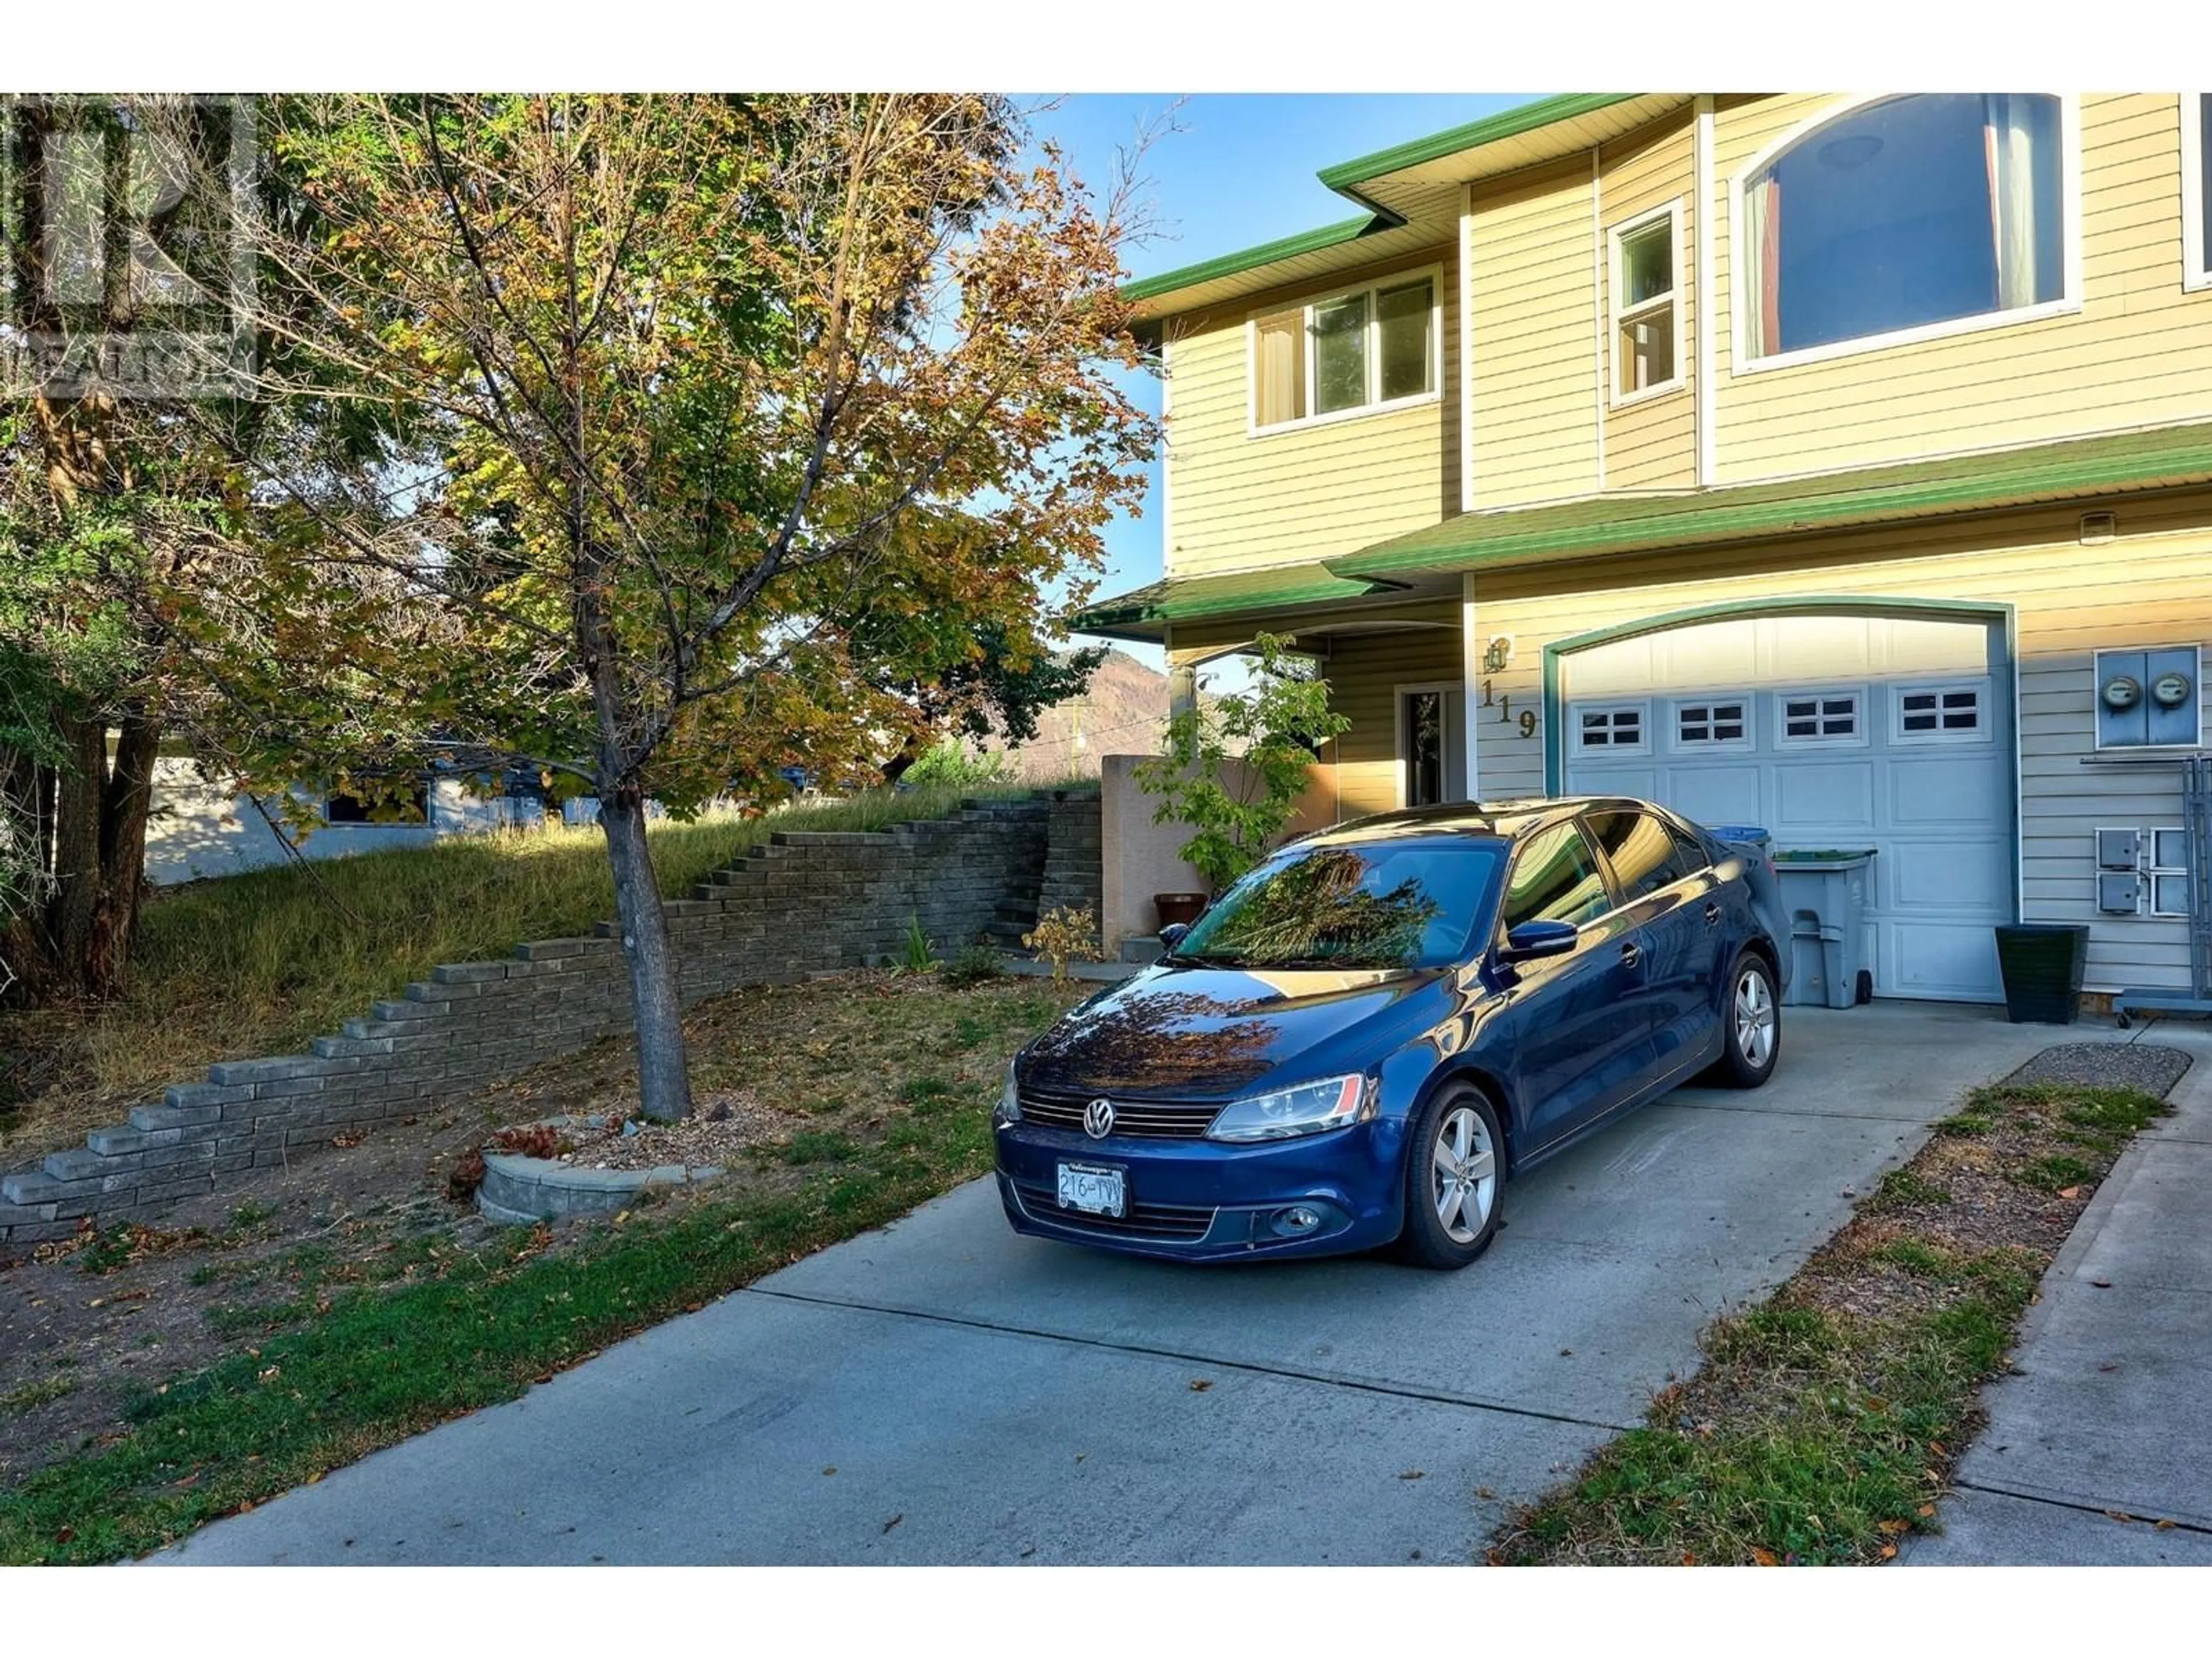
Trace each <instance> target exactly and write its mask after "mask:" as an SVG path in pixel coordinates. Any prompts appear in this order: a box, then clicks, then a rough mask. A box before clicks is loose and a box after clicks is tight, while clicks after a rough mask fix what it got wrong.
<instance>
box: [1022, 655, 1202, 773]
mask: <svg viewBox="0 0 2212 1659" xmlns="http://www.w3.org/2000/svg"><path fill="white" fill-rule="evenodd" d="M1167 719H1168V677H1167V676H1166V675H1165V674H1163V673H1162V672H1160V671H1159V670H1158V669H1157V668H1147V667H1146V665H1144V664H1143V663H1140V662H1139V661H1138V660H1137V659H1135V658H1134V657H1133V656H1131V655H1129V653H1127V652H1126V651H1121V650H1109V651H1108V652H1107V653H1106V659H1105V660H1104V661H1103V662H1102V663H1100V664H1099V665H1098V667H1097V671H1096V672H1094V673H1093V674H1092V675H1091V684H1090V686H1089V688H1088V689H1087V690H1085V692H1084V694H1083V695H1082V696H1079V697H1070V698H1069V699H1068V700H1067V701H1066V702H1063V703H1059V704H1056V705H1055V706H1054V707H1053V708H1048V709H1046V710H1045V711H1044V712H1043V713H1042V714H1040V715H1039V716H1038V717H1037V734H1036V737H1035V738H1033V739H1031V740H1030V742H1028V743H1025V744H1022V746H1021V747H1020V748H1018V749H1014V750H1008V751H1007V752H1008V753H1009V754H1010V756H1011V757H1012V761H1013V764H1014V769H1015V775H1016V776H1018V778H1020V779H1021V780H1022V781H1024V782H1030V783H1049V782H1054V781H1058V780H1060V779H1062V778H1067V777H1092V778H1095V777H1097V775H1098V757H1100V756H1101V755H1152V754H1158V752H1159V748H1160V741H1161V732H1162V731H1163V730H1164V727H1165V726H1166V725H1167ZM984 746H985V747H986V748H988V749H994V750H1003V749H1005V748H1006V744H1004V743H1002V742H1000V740H999V739H998V738H993V739H992V740H991V741H990V742H989V743H988V744H985V745H984Z"/></svg>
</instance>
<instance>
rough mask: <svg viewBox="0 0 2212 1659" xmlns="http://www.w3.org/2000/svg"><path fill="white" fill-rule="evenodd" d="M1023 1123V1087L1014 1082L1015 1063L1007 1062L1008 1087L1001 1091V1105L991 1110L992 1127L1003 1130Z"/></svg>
mask: <svg viewBox="0 0 2212 1659" xmlns="http://www.w3.org/2000/svg"><path fill="white" fill-rule="evenodd" d="M1020 1121H1022V1091H1021V1085H1018V1083H1016V1082H1015V1081H1014V1062H1013V1061H1012V1060H1008V1061H1007V1062H1006V1087H1005V1088H1003V1089H1001V1090H1000V1091H999V1103H998V1104H997V1105H996V1106H995V1107H994V1108H992V1109H991V1127H993V1128H994V1129H1003V1128H1005V1127H1006V1126H1007V1125H1008V1124H1009V1123H1019V1122H1020Z"/></svg>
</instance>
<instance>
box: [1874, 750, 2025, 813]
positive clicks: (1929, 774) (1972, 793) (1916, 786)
mask: <svg viewBox="0 0 2212 1659" xmlns="http://www.w3.org/2000/svg"><path fill="white" fill-rule="evenodd" d="M1962 747H1963V745H1962ZM2006 771H2007V769H2006V768H2005V767H2004V766H2003V765H2002V764H2001V763H1999V762H1998V760H1997V758H1996V757H1995V756H1994V755H1987V754H1976V753H1973V752H1972V751H1969V752H1966V753H1963V754H1959V753H1954V754H1929V753H1928V752H1927V751H1926V750H1915V751H1914V752H1913V754H1912V755H1911V757H1902V756H1900V757H1894V758H1893V759H1892V760H1891V761H1890V762H1889V763H1888V765H1887V773H1888V775H1889V821H1890V822H1891V823H1910V824H1912V825H1915V826H1916V827H1917V826H1920V825H1926V824H1945V823H1955V824H1960V825H1961V826H1964V827H1966V828H1969V829H1987V828H1988V827H1989V822H1990V801H1991V800H1992V799H1996V797H1998V796H2000V795H2002V794H2003V793H2005V789H2006V785H2007V783H2008V778H2007V776H2006Z"/></svg>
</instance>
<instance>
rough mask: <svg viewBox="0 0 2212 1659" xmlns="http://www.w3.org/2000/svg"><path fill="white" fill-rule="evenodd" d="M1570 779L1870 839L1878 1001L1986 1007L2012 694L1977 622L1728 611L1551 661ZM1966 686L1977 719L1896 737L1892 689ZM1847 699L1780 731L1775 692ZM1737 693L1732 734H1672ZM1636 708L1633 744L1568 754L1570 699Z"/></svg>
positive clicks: (1794, 828)
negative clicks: (1742, 718)
mask: <svg viewBox="0 0 2212 1659" xmlns="http://www.w3.org/2000/svg"><path fill="white" fill-rule="evenodd" d="M1562 666H1563V670H1564V674H1563V678H1562V695H1563V697H1564V699H1565V703H1566V705H1567V709H1568V718H1567V719H1566V720H1565V721H1563V722H1562V730H1563V731H1564V732H1565V733H1566V738H1565V741H1566V743H1567V744H1568V749H1567V752H1566V754H1565V778H1566V786H1567V787H1568V788H1569V789H1570V790H1571V791H1576V792H1585V793H1607V794H1624V795H1640V796H1644V797H1645V798H1647V799H1653V800H1658V801H1662V802H1664V803H1665V804H1667V805H1669V806H1672V807H1674V808H1675V809H1677V810H1678V811H1682V812H1685V813H1686V814H1688V815H1689V816H1690V817H1693V818H1697V819H1699V820H1701V821H1703V822H1705V823H1764V824H1765V825H1766V826H1767V827H1768V829H1771V831H1772V832H1773V836H1774V842H1775V845H1776V846H1777V847H1778V848H1784V849H1787V848H1802V849H1807V850H1811V849H1816V848H1832V847H1872V848H1877V849H1878V854H1877V856H1876V858H1875V865H1874V868H1873V871H1872V872H1871V874H1872V877H1873V879H1872V880H1871V881H1870V882H1869V884H1868V912H1867V928H1868V933H1869V939H1868V941H1867V943H1868V946H1869V949H1868V957H1869V960H1870V963H1871V965H1872V967H1873V969H1874V975H1875V989H1876V990H1877V991H1878V992H1880V993H1881V994H1883V995H1887V996H1910V997H1927V998H1937V999H1943V1000H1959V1001H1978V1002H1980V1001H1994V1000H1998V999H1999V998H2001V997H2002V983H2001V981H2000V980H1999V978H1998V975H1997V966H1996V945H1995V942H1994V940H1993V939H1992V938H1991V936H1990V927H1992V926H1993V925H1994V924H1996V923H1999V922H2005V921H2011V920H2012V919H2013V917H2014V915H2015V894H2014V887H2015V879H2016V877H2015V847H2016V837H2015V829H2014V806H2013V799H2014V778H2013V767H2014V761H2013V753H2014V746H2013V739H2012V731H2011V718H2012V692H2011V680H2010V671H2009V665H2008V663H2007V661H2006V659H2005V654H2004V644H2003V640H2002V633H2001V631H2000V630H1999V629H1998V628H1997V627H1996V626H1995V625H1993V624H1991V623H1988V622H1986V621H1984V620H1983V619H1981V618H1973V617H1970V618H1966V619H1964V620H1960V621H1953V620H1949V619H1948V618H1944V617H1927V616H1911V617H1880V616H1867V615H1860V614H1853V615H1849V616H1826V617H1823V616H1791V617H1741V618H1733V619H1730V620H1728V621H1724V622H1718V623H1700V624H1698V625H1696V626H1693V627H1690V628H1682V629H1672V630H1669V631H1667V632H1663V633H1659V634H1653V635H1643V636H1641V637H1638V638H1636V639H1632V640H1621V641H1614V642H1613V643H1612V644H1609V645H1605V646H1601V647H1595V648H1594V649H1592V650H1590V651H1587V652H1581V653H1572V654H1571V655H1569V656H1567V657H1566V658H1565V660H1564V662H1563V665H1562ZM1966 686H1978V687H1979V689H1980V690H1981V692H1982V696H1981V699H1980V706H1981V711H1982V723H1981V726H1980V727H1979V729H1978V730H1974V731H1969V732H1941V733H1935V734H1930V733H1929V732H1906V731H1905V729H1904V721H1903V720H1902V719H1901V718H1900V714H1901V712H1902V710H1903V707H1904V706H1903V705H1902V704H1901V702H1899V696H1900V695H1901V693H1903V692H1904V691H1906V690H1915V689H1917V690H1929V689H1936V690H1945V689H1950V690H1956V689H1960V688H1963V687H1966ZM1799 692H1807V693H1825V694H1826V696H1828V697H1830V698H1839V697H1843V696H1848V695H1849V694H1850V693H1853V692H1856V693H1857V694H1858V696H1859V700H1860V701H1859V719H1858V726H1857V730H1856V731H1854V732H1839V733H1832V734H1824V735H1823V736H1822V738H1821V739H1820V741H1818V742H1815V743H1806V742H1802V741H1799V742H1790V741H1787V740H1786V739H1785V734H1784V731H1783V718H1784V711H1783V706H1782V700H1781V696H1779V695H1778V694H1784V693H1789V694H1795V693H1799ZM1706 697H1713V698H1722V697H1725V698H1727V699H1729V701H1731V702H1737V701H1740V702H1742V703H1743V705H1744V712H1745V715H1746V720H1747V726H1748V727H1749V730H1748V732H1747V741H1746V742H1745V743H1743V744H1741V745H1737V744H1729V745H1725V746H1723V747H1718V748H1716V747H1713V746H1711V745H1703V744H1695V743H1684V742H1682V741H1681V732H1680V725H1679V722H1678V721H1677V719H1676V714H1675V705H1676V704H1677V703H1678V702H1681V701H1683V700H1689V701H1691V702H1692V703H1695V702H1698V701H1699V700H1701V699H1704V698H1706ZM1622 703H1629V704H1634V705H1637V706H1638V707H1639V708H1641V710H1642V714H1643V726H1642V731H1643V733H1644V738H1643V742H1642V745H1641V746H1642V747H1643V749H1644V752H1643V753H1640V754H1636V755H1621V756H1620V757H1613V756H1610V755H1607V754H1605V753H1603V752H1602V751H1601V750H1589V751H1586V752H1582V753H1577V752H1576V750H1575V748H1574V738H1575V733H1576V732H1577V729H1578V726H1579V721H1578V720H1577V719H1576V718H1575V717H1574V711H1575V710H1576V708H1577V705H1583V706H1605V707H1610V706H1615V705H1619V704H1622Z"/></svg>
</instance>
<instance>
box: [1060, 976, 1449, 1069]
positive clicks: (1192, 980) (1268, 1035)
mask: <svg viewBox="0 0 2212 1659" xmlns="http://www.w3.org/2000/svg"><path fill="white" fill-rule="evenodd" d="M1452 977H1453V975H1451V973H1450V972H1449V970H1447V969H1407V970H1386V971H1376V970H1364V969H1363V970H1357V971H1353V970H1337V969H1329V970H1323V969H1284V970H1274V969H1242V968H1215V967H1207V966H1205V965H1203V964H1198V963H1192V964H1187V965H1186V964H1177V963H1159V964H1157V965H1155V966H1153V967H1152V968H1150V969H1146V971H1145V972H1144V973H1142V974H1140V975H1138V976H1137V977H1136V978H1134V979H1132V980H1127V981H1124V982H1123V983H1121V984H1120V985H1118V986H1115V987H1114V988H1113V989H1112V990H1110V991H1107V992H1105V993H1103V994H1101V995H1099V996H1097V997H1094V998H1093V999H1091V1000H1090V1001H1088V1002H1085V1003H1084V1004H1082V1005H1081V1006H1079V1007H1077V1008H1074V1009H1073V1010H1071V1011H1070V1012H1068V1013H1067V1015H1066V1017H1064V1018H1062V1019H1061V1020H1060V1022H1059V1024H1055V1025H1054V1027H1053V1028H1052V1029H1051V1030H1048V1031H1047V1032H1046V1033H1045V1034H1044V1035H1043V1036H1041V1037H1039V1038H1038V1039H1037V1040H1036V1042H1033V1043H1031V1044H1030V1047H1029V1048H1027V1049H1026V1050H1024V1054H1023V1057H1022V1060H1021V1066H1020V1070H1021V1078H1022V1082H1023V1085H1024V1086H1025V1087H1030V1088H1042V1089H1069V1090H1084V1091H1091V1090H1097V1091H1113V1092H1116V1093H1121V1094H1144V1095H1168V1096H1173V1095H1193V1096H1197V1097H1201V1098H1205V1097H1217V1096H1225V1095H1231V1094H1237V1093H1242V1092H1249V1091H1251V1090H1253V1089H1255V1088H1261V1087H1269V1086H1273V1085H1280V1084H1288V1083H1297V1082H1302V1081H1304V1080H1306V1079H1310V1078H1315V1077H1326V1076H1329V1075H1332V1074H1334V1073H1339V1072H1351V1071H1358V1070H1361V1069H1363V1068H1364V1067H1367V1066H1373V1065H1375V1064H1376V1063H1377V1062H1379V1061H1380V1060H1382V1059H1383V1057H1384V1056H1385V1055H1386V1054H1389V1053H1390V1052H1391V1050H1392V1049H1394V1048H1396V1047H1397V1046H1399V1044H1400V1043H1401V1042H1402V1041H1404V1039H1405V1037H1406V1036H1409V1035H1411V1034H1412V1032H1413V1031H1414V1030H1419V1029H1423V1028H1425V1026H1427V1025H1428V1024H1432V1023H1434V1020H1435V1018H1437V1011H1436V1010H1435V1009H1434V1008H1433V1007H1432V1006H1431V998H1430V997H1429V996H1426V995H1424V993H1428V992H1431V990H1432V988H1433V987H1436V986H1437V985H1438V984H1439V983H1444V982H1448V981H1450V980H1451V979H1452Z"/></svg>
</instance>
